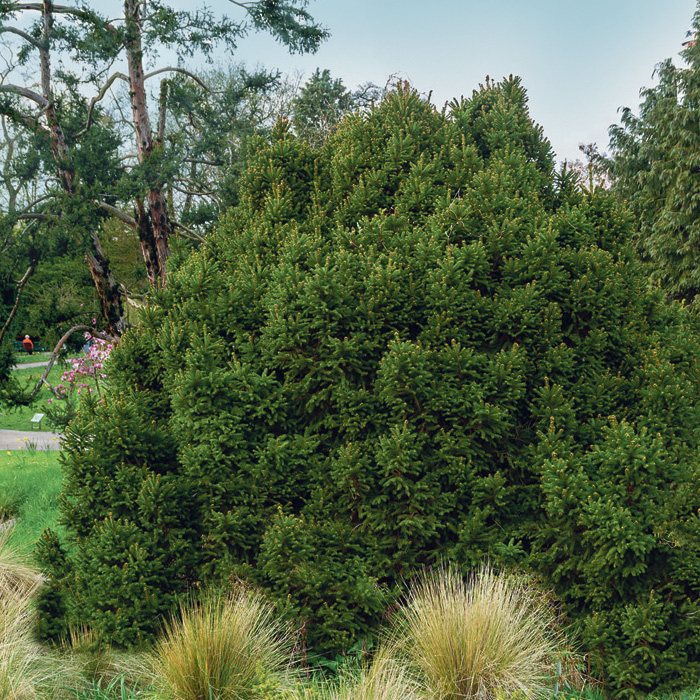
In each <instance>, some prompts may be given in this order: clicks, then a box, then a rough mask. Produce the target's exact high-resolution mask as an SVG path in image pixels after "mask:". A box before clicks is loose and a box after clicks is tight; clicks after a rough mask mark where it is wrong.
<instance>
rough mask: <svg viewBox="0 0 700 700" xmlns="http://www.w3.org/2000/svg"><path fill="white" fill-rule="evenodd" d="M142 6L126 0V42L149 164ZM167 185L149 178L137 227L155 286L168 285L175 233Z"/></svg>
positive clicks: (142, 154) (137, 123) (140, 147)
mask: <svg viewBox="0 0 700 700" xmlns="http://www.w3.org/2000/svg"><path fill="white" fill-rule="evenodd" d="M141 5H142V3H140V2H138V0H126V1H125V3H124V16H125V17H126V23H127V30H128V38H127V42H126V54H127V63H128V68H129V86H130V94H131V108H132V113H133V119H134V129H135V131H136V149H137V153H138V158H139V163H144V162H147V161H148V158H149V157H150V156H151V154H152V153H153V149H154V147H155V145H156V144H155V143H154V138H153V130H152V129H151V121H150V118H149V116H148V104H147V101H146V80H145V75H144V70H143V48H142V44H141V21H142V19H141ZM162 188H163V183H162V181H161V178H160V176H159V175H158V174H155V173H154V174H151V175H150V177H149V185H148V192H147V194H146V202H145V204H144V203H142V202H139V203H138V204H137V213H138V217H137V224H138V233H139V241H140V242H141V250H142V251H143V257H144V260H145V262H146V270H147V273H148V279H149V282H150V283H151V285H152V286H154V287H157V286H159V285H161V286H165V265H166V261H167V259H168V258H169V257H170V247H169V243H168V240H169V238H170V234H171V233H172V231H173V225H172V221H171V219H170V214H169V212H168V205H167V200H166V197H165V194H164V193H163V189H162Z"/></svg>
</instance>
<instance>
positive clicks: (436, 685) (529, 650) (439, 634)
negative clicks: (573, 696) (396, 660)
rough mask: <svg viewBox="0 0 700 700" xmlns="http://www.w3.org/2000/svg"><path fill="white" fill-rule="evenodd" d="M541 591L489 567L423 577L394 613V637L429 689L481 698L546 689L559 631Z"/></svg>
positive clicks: (448, 699) (451, 699)
mask: <svg viewBox="0 0 700 700" xmlns="http://www.w3.org/2000/svg"><path fill="white" fill-rule="evenodd" d="M555 622H556V620H555V614H554V612H553V611H552V609H551V607H550V606H549V605H548V602H547V599H546V598H542V596H541V592H538V591H536V590H534V589H533V588H531V587H529V586H528V585H526V584H524V583H521V582H519V581H517V580H514V579H513V578H510V577H507V576H505V575H501V574H496V573H495V572H494V571H493V570H492V569H490V568H488V567H484V568H482V569H481V570H480V571H478V572H477V573H475V574H474V575H473V576H472V577H471V578H468V579H466V580H465V579H464V578H463V577H462V576H460V575H459V574H458V573H457V572H456V571H455V570H454V569H442V570H440V571H439V572H438V573H437V574H435V575H432V576H429V577H425V578H423V579H422V580H421V581H420V582H419V583H418V584H416V585H415V586H414V587H413V589H412V590H411V591H410V593H409V595H408V599H407V602H406V605H405V607H404V608H403V610H402V612H401V614H400V615H399V622H398V638H399V639H398V644H399V648H400V649H401V652H402V655H404V656H405V658H406V659H407V662H408V663H409V665H410V667H413V668H414V669H415V670H416V671H417V672H418V674H419V675H420V676H421V677H422V679H423V681H424V684H425V687H426V689H427V694H428V696H429V697H431V698H440V700H459V699H461V698H477V699H478V700H486V699H490V698H495V697H497V696H499V694H500V695H502V694H506V695H508V696H510V695H512V694H514V693H521V692H522V693H525V694H526V695H527V696H528V697H532V696H533V695H534V696H537V695H539V694H540V693H542V692H545V691H546V689H547V686H548V685H549V684H551V681H552V679H553V677H554V675H555V674H554V668H555V662H556V659H557V656H558V652H559V651H560V650H561V649H562V642H563V637H562V636H561V634H558V633H557V632H556V631H555V629H556V625H555Z"/></svg>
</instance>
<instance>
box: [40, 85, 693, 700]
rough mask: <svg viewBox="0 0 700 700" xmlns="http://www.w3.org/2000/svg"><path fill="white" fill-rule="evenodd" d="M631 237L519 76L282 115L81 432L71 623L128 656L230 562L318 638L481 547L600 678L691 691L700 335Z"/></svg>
mask: <svg viewBox="0 0 700 700" xmlns="http://www.w3.org/2000/svg"><path fill="white" fill-rule="evenodd" d="M632 225H633V223H632V221H631V219H630V216H629V215H628V214H627V213H626V212H625V211H623V210H622V209H620V207H619V206H618V205H617V204H616V203H615V202H614V200H612V199H611V198H610V197H609V195H608V194H606V193H605V192H602V191H598V190H596V191H593V192H590V193H587V192H581V191H579V190H578V189H577V188H576V186H575V185H574V184H573V183H572V182H571V181H569V180H568V179H567V177H566V176H561V175H557V174H556V172H555V170H554V167H553V157H552V153H551V149H550V146H549V144H548V142H547V141H546V140H545V138H544V137H543V134H542V132H541V130H540V128H539V127H536V126H535V125H533V123H532V121H531V120H530V118H529V115H528V111H527V104H526V96H525V93H524V91H523V89H522V87H521V85H520V83H519V81H518V80H516V79H510V80H506V81H504V82H503V83H501V84H498V85H494V84H488V85H487V86H485V87H482V88H481V89H480V90H478V91H476V92H475V93H474V94H473V95H472V97H471V98H470V99H465V100H462V101H460V102H455V103H453V104H452V105H451V106H450V107H449V108H448V109H447V110H446V111H444V112H438V111H437V110H436V109H435V108H434V107H433V106H431V105H430V104H429V103H427V102H425V101H423V100H421V99H420V98H419V96H418V95H416V94H415V93H414V92H412V91H411V90H410V89H409V88H407V87H402V88H400V89H399V90H397V91H396V92H395V93H393V94H392V95H390V96H389V97H388V98H387V99H386V100H385V101H384V102H383V103H382V104H381V105H380V106H379V107H378V108H377V109H375V110H374V111H373V112H371V113H370V114H366V115H356V116H350V117H346V118H345V120H344V121H343V123H342V124H341V126H340V127H339V128H338V130H337V131H336V132H335V133H334V134H333V136H332V137H331V138H330V139H329V140H328V141H327V142H326V144H325V145H324V146H323V147H322V149H320V150H318V151H312V150H311V149H310V148H309V147H308V146H307V145H306V144H305V143H303V142H301V141H299V140H297V139H296V138H294V137H293V136H292V135H291V134H290V133H289V130H288V125H287V124H284V123H282V124H280V125H279V126H278V127H277V129H276V131H275V132H274V134H273V136H272V140H271V142H265V141H263V140H260V141H258V142H257V145H256V146H255V149H254V152H253V153H252V155H251V158H250V167H249V169H248V171H247V173H246V175H245V178H244V182H243V183H242V186H241V202H240V204H239V205H238V206H237V208H236V209H234V210H233V211H231V212H229V214H228V215H227V217H226V218H225V220H224V221H222V223H221V225H220V227H219V229H218V231H217V232H216V233H215V234H214V235H213V236H212V237H211V238H210V239H209V240H208V242H207V243H206V245H205V246H204V247H203V248H202V250H200V251H198V252H196V253H193V254H190V255H188V256H183V257H182V258H181V259H179V260H177V261H176V264H175V269H173V271H172V274H170V275H169V281H168V287H167V289H165V290H162V291H161V292H160V293H159V294H158V298H157V300H156V301H155V302H154V303H152V304H151V305H150V307H149V308H148V309H147V310H146V311H145V313H144V316H143V321H142V324H141V326H140V327H139V328H138V329H136V330H133V331H131V332H129V333H128V334H127V335H126V336H125V337H124V339H123V340H122V342H121V345H120V346H119V348H118V349H117V350H116V351H115V352H114V353H113V356H112V367H111V382H112V393H111V395H110V396H108V397H107V399H106V400H105V401H104V402H102V403H87V404H85V405H84V406H83V408H82V410H81V412H80V415H79V417H78V418H77V420H76V422H75V423H74V424H73V426H72V428H71V430H70V433H69V437H68V439H67V442H66V447H65V450H64V453H63V454H64V466H65V470H66V477H67V481H66V490H65V496H64V502H63V521H64V524H65V525H66V527H67V528H68V530H69V532H70V535H71V537H72V538H73V541H74V545H75V554H71V555H70V556H69V555H68V554H66V553H65V552H64V553H63V554H61V553H60V552H59V550H58V548H57V544H56V542H55V541H54V542H53V544H52V542H51V536H50V535H49V536H47V539H46V540H45V542H44V546H43V557H44V559H45V560H46V561H47V563H51V562H52V564H51V565H50V567H49V569H50V571H49V572H50V573H51V572H53V577H54V580H55V581H56V582H59V583H61V585H62V586H63V588H60V587H59V586H58V584H56V585H54V586H53V588H52V591H53V592H54V594H55V592H56V591H57V590H63V591H64V595H63V597H62V598H61V600H60V604H61V605H64V606H65V608H66V610H67V611H68V612H67V613H66V615H67V616H68V617H69V618H70V617H71V616H72V617H73V618H75V619H78V618H79V619H81V620H83V621H86V622H89V623H91V624H93V625H96V626H97V627H98V628H99V629H100V631H101V632H102V633H103V634H106V635H107V636H111V637H112V638H113V639H115V640H117V641H119V642H121V643H124V644H134V643H138V641H139V638H140V637H144V638H145V637H148V636H150V635H152V633H153V631H154V630H155V628H156V626H157V624H158V622H157V614H158V613H160V612H161V611H164V610H166V609H169V608H171V607H172V605H173V602H174V599H175V598H176V597H177V595H178V594H179V593H180V592H182V591H185V590H186V589H187V588H188V587H190V586H191V585H193V584H196V583H197V582H201V581H207V582H211V581H216V580H219V581H225V580H227V579H233V578H236V577H241V578H244V579H247V580H251V581H253V582H255V583H256V584H258V585H260V586H262V587H263V588H264V589H266V590H267V591H268V592H269V594H270V595H271V596H272V597H273V599H274V600H276V601H277V603H278V604H279V606H280V607H281V608H283V609H286V610H287V611H288V612H289V613H290V614H291V615H295V616H298V617H300V618H301V619H303V620H304V630H305V634H306V639H307V641H308V643H309V644H310V645H311V647H312V651H313V652H314V653H325V654H332V653H335V652H336V651H338V650H342V649H346V648H348V647H349V646H350V645H351V644H352V643H353V641H354V640H356V639H358V638H360V637H361V636H362V635H365V634H367V633H368V631H370V630H372V629H373V628H375V627H376V626H377V625H378V624H379V623H380V622H381V620H382V618H383V616H384V615H385V611H386V609H387V604H388V602H387V593H388V592H392V589H394V588H395V587H400V586H401V582H402V581H404V580H406V579H408V578H409V577H410V576H411V575H412V574H413V573H414V572H416V571H417V570H419V569H421V568H422V567H426V566H430V565H433V564H435V563H436V562H439V561H441V560H443V559H444V558H449V559H451V560H452V561H454V562H455V563H456V564H457V565H458V566H461V567H462V568H463V570H465V571H467V570H469V569H470V568H472V567H474V566H475V565H476V564H477V563H478V562H480V561H481V560H482V559H484V558H485V557H489V558H490V559H491V561H492V562H497V563H499V564H503V565H507V566H511V565H512V566H529V567H532V568H533V569H535V570H536V571H538V572H539V573H540V574H541V575H542V577H543V578H544V579H545V581H547V582H548V583H549V584H551V585H552V586H553V587H554V588H555V590H556V592H557V594H558V596H559V597H560V598H561V600H562V601H563V604H564V608H565V610H566V611H567V613H568V614H569V615H570V616H571V618H572V619H573V620H575V621H576V623H577V625H578V626H579V628H580V629H581V631H582V635H583V639H584V643H585V645H586V649H587V650H590V651H591V652H592V656H591V664H592V669H593V671H594V672H595V673H596V674H597V675H598V676H599V677H601V678H603V679H604V680H605V681H607V682H608V683H609V684H610V687H611V688H613V689H615V690H617V691H624V692H628V693H633V692H640V691H645V690H649V689H651V688H655V687H662V688H669V687H677V686H678V685H680V684H681V683H682V682H684V681H687V680H690V679H691V678H694V677H696V675H697V674H698V671H699V670H700V616H699V615H698V613H700V606H699V605H698V600H697V592H698V589H699V588H700V575H699V572H700V568H699V567H698V544H697V543H698V537H697V528H698V512H699V511H698V509H699V508H700V493H698V488H697V485H698V467H697V454H698V437H699V435H700V432H699V431H698V428H699V427H700V420H699V416H698V411H699V410H700V408H699V407H700V402H699V401H698V399H699V397H698V391H699V387H700V382H699V381H698V380H699V378H698V328H697V321H696V318H695V315H694V313H693V312H692V311H691V310H688V309H686V308H683V307H681V306H679V305H674V304H669V303H667V302H666V300H665V298H664V296H663V294H661V293H660V292H659V291H658V290H656V289H654V288H651V287H650V286H649V284H648V280H647V276H646V272H645V270H644V268H643V267H641V266H640V263H639V262H638V261H637V259H636V258H635V256H634V254H633V252H632V251H631V249H630V247H629V246H628V245H627V239H628V237H629V236H630V232H631V228H632ZM66 551H68V550H66ZM54 607H56V609H58V608H59V607H60V606H59V605H58V604H57V603H55V602H54Z"/></svg>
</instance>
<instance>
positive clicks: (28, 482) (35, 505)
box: [0, 449, 63, 557]
mask: <svg viewBox="0 0 700 700" xmlns="http://www.w3.org/2000/svg"><path fill="white" fill-rule="evenodd" d="M58 455H59V453H58V452H56V451H52V452H49V451H48V450H27V449H23V450H12V451H11V452H10V451H5V450H3V451H2V452H0V518H2V516H3V511H4V514H5V515H4V517H5V518H7V516H8V515H9V516H11V517H15V518H17V524H16V526H15V528H14V533H13V537H12V541H13V543H14V544H15V545H16V546H17V548H18V549H20V550H21V551H22V552H23V553H24V554H25V555H26V556H27V557H31V556H32V552H33V550H34V545H35V543H36V541H37V540H38V539H39V537H40V535H41V533H42V532H43V531H44V529H45V528H47V527H51V528H52V529H54V530H56V531H58V532H61V533H62V529H61V528H60V527H57V525H56V521H57V519H58V496H59V494H60V492H61V483H62V481H63V473H62V472H61V468H60V466H59V464H58Z"/></svg>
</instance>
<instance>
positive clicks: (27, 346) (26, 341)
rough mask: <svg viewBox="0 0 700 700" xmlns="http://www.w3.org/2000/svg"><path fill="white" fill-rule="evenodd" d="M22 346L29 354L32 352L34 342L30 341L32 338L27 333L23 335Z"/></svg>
mask: <svg viewBox="0 0 700 700" xmlns="http://www.w3.org/2000/svg"><path fill="white" fill-rule="evenodd" d="M22 346H23V347H24V349H25V350H26V351H27V352H28V353H29V354H30V355H31V354H32V353H33V352H34V343H32V339H31V338H30V337H29V336H28V335H25V336H24V340H23V341H22Z"/></svg>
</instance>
